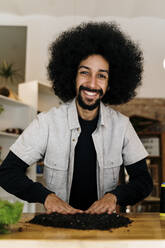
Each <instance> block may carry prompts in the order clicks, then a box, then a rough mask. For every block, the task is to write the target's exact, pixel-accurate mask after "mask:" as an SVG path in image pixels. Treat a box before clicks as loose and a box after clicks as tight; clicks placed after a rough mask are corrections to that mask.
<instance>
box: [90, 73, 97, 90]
mask: <svg viewBox="0 0 165 248" xmlns="http://www.w3.org/2000/svg"><path fill="white" fill-rule="evenodd" d="M89 83H90V87H91V88H92V89H97V78H96V75H91V77H90V82H89Z"/></svg>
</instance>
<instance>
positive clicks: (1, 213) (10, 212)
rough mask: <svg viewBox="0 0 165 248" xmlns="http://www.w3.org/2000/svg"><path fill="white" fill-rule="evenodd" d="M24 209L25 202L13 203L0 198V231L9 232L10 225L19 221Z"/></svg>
mask: <svg viewBox="0 0 165 248" xmlns="http://www.w3.org/2000/svg"><path fill="white" fill-rule="evenodd" d="M22 210H23V203H21V202H15V203H11V202H9V201H6V200H0V233H9V232H10V231H9V229H8V227H9V225H10V224H15V223H17V222H18V221H19V219H20V217H21V214H22Z"/></svg>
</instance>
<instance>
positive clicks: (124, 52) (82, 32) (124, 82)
mask: <svg viewBox="0 0 165 248" xmlns="http://www.w3.org/2000/svg"><path fill="white" fill-rule="evenodd" d="M49 51H50V60H49V64H48V66H47V69H48V77H49V79H50V80H51V81H52V87H53V89H54V92H55V94H56V95H57V96H58V97H59V98H60V99H61V100H62V101H64V102H66V101H69V100H72V99H73V98H74V97H75V96H76V89H75V88H76V87H75V79H76V75H77V70H78V66H79V64H80V62H81V61H82V60H83V59H85V58H87V57H88V56H90V55H93V54H99V55H101V56H103V57H104V59H106V60H107V61H108V63H109V68H110V72H109V82H108V84H109V88H110V90H108V91H107V92H106V94H105V95H104V97H103V98H102V101H103V102H104V103H107V104H112V105H117V104H122V103H126V102H128V101H129V100H131V99H132V98H133V97H134V96H135V95H136V92H135V90H136V88H137V87H138V86H139V85H141V79H142V72H143V54H142V51H141V50H140V48H139V46H138V44H136V43H135V42H133V41H132V40H131V39H130V38H129V36H127V35H126V34H124V33H123V32H121V31H120V28H119V27H118V25H117V24H116V23H114V22H110V23H108V22H88V23H82V24H80V25H79V26H77V27H74V28H71V29H69V30H68V31H65V32H63V33H61V34H60V35H59V37H58V38H57V39H56V40H55V41H54V42H53V43H52V44H51V46H50V49H49Z"/></svg>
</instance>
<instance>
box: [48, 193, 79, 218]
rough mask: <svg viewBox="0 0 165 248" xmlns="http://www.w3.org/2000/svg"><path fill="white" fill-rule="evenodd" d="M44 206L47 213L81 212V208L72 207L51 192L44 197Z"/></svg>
mask: <svg viewBox="0 0 165 248" xmlns="http://www.w3.org/2000/svg"><path fill="white" fill-rule="evenodd" d="M44 207H45V209H46V213H47V214H51V213H53V212H57V213H60V214H77V213H83V211H82V210H79V209H75V208H72V207H71V206H70V205H69V204H68V203H66V202H64V201H63V200H62V199H60V198H59V197H58V196H56V194H54V193H51V194H49V195H48V196H47V197H46V200H45V202H44Z"/></svg>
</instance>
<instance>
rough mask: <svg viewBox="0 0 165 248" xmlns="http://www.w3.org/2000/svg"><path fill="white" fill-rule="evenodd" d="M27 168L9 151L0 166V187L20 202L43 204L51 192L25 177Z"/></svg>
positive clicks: (26, 165)
mask: <svg viewBox="0 0 165 248" xmlns="http://www.w3.org/2000/svg"><path fill="white" fill-rule="evenodd" d="M28 167H29V166H28V164H26V163H25V162H24V161H23V160H21V159H20V158H19V157H17V156H16V155H15V154H14V153H13V152H11V151H10V152H9V153H8V155H7V157H6V158H5V159H4V161H3V163H2V164H1V166H0V186H1V187H2V188H3V189H5V190H6V191H7V192H8V193H10V194H13V195H15V196H17V197H18V198H20V199H22V200H25V201H28V202H39V203H44V202H45V199H46V197H47V195H48V194H50V193H52V192H51V191H49V190H48V189H46V188H45V187H44V186H43V185H42V184H40V183H38V182H33V181H32V180H31V179H29V178H28V177H27V176H26V169H27V168H28Z"/></svg>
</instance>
